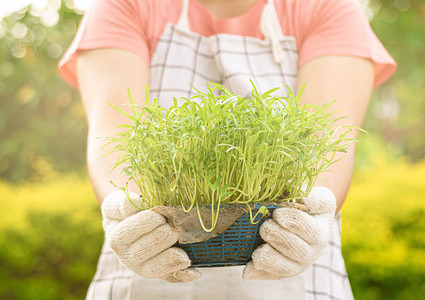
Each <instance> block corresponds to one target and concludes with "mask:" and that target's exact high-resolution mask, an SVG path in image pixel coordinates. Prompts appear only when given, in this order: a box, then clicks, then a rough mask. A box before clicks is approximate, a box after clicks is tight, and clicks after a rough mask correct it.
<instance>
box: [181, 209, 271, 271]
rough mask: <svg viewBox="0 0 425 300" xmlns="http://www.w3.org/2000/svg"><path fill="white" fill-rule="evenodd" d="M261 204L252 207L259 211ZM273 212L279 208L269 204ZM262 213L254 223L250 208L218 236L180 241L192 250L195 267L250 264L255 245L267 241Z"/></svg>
mask: <svg viewBox="0 0 425 300" xmlns="http://www.w3.org/2000/svg"><path fill="white" fill-rule="evenodd" d="M261 206H262V205H261V204H257V205H256V206H255V207H254V208H253V209H252V214H253V215H255V213H257V211H258V209H259V208H260V207H261ZM266 207H267V208H268V210H269V211H270V212H271V213H272V212H273V210H274V209H275V208H276V206H275V205H268V206H267V205H266ZM266 219H267V218H266V217H262V216H261V214H259V215H258V216H257V217H256V218H255V221H258V220H259V222H258V223H257V224H252V223H251V220H250V217H249V212H245V213H244V214H243V215H242V216H240V218H239V219H237V220H236V222H235V223H233V225H232V226H230V227H229V228H228V229H227V230H225V231H224V232H223V233H222V234H220V235H218V236H216V237H215V238H212V239H209V240H207V241H204V242H200V243H192V244H185V245H181V244H177V246H178V247H180V248H182V249H183V250H185V251H186V253H187V254H188V256H189V258H190V260H191V261H192V266H194V267H198V268H200V267H226V266H239V265H246V264H247V263H248V261H250V260H251V255H252V252H253V251H254V249H255V248H256V247H257V246H259V245H261V244H263V243H264V241H263V239H262V238H261V236H260V233H259V228H260V226H261V224H263V222H264V221H265V220H266Z"/></svg>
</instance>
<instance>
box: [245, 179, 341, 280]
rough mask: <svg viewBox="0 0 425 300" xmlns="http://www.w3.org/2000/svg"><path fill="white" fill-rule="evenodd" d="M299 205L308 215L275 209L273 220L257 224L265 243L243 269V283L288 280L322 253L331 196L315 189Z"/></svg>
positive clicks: (332, 212)
mask: <svg viewBox="0 0 425 300" xmlns="http://www.w3.org/2000/svg"><path fill="white" fill-rule="evenodd" d="M300 203H303V204H304V205H305V206H306V207H307V209H308V213H306V212H303V211H301V210H298V209H296V208H278V209H275V211H274V212H273V219H270V220H267V221H265V222H264V223H263V224H262V225H261V227H260V235H261V237H262V238H263V240H264V241H265V242H266V243H265V244H263V245H261V246H260V247H258V248H257V249H255V251H254V252H253V253H252V261H250V262H249V263H248V264H247V266H246V267H245V269H244V270H243V279H244V280H255V279H265V280H271V279H281V278H287V277H292V276H295V275H297V274H299V273H301V272H303V271H305V270H306V269H307V268H308V267H309V266H311V265H312V264H313V263H314V261H315V260H316V259H317V258H319V256H320V255H321V254H322V252H323V250H324V249H325V247H326V244H327V242H328V240H329V236H330V232H331V227H332V221H333V219H334V216H335V209H336V199H335V196H334V194H333V193H332V192H331V191H330V190H329V189H327V188H325V187H315V188H313V189H312V190H311V192H310V194H309V195H308V197H305V198H302V199H300Z"/></svg>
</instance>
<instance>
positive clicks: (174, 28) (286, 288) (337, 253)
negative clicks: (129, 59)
mask: <svg viewBox="0 0 425 300" xmlns="http://www.w3.org/2000/svg"><path fill="white" fill-rule="evenodd" d="M188 9H189V0H183V9H182V12H181V15H180V18H179V20H178V23H177V25H172V24H167V25H166V27H165V30H164V32H163V33H162V35H161V37H160V39H159V41H158V44H157V47H156V50H155V53H154V55H153V57H152V61H151V67H150V92H151V97H156V98H158V99H159V104H160V105H161V106H163V107H165V108H168V107H170V106H172V105H173V101H172V99H173V97H176V98H179V97H191V96H192V95H193V94H194V91H193V88H192V87H191V85H193V86H195V87H196V88H198V89H200V90H201V91H206V82H207V81H213V82H217V83H220V84H223V85H224V86H226V87H227V88H229V89H230V90H231V91H232V92H233V93H236V94H239V95H242V96H246V97H250V94H251V90H252V85H251V83H250V81H249V79H252V81H253V83H254V84H255V86H256V87H257V89H258V90H259V92H260V93H262V92H265V91H267V90H269V89H271V88H274V87H277V86H281V87H282V89H281V90H280V92H279V93H282V94H283V95H285V94H286V90H285V89H286V88H285V86H284V85H283V83H285V84H287V85H288V86H289V87H290V88H291V89H292V90H293V91H294V92H295V88H296V83H297V75H298V72H297V71H298V54H297V47H296V41H295V38H294V37H288V36H283V34H282V30H281V27H280V24H279V20H278V17H277V14H276V11H275V8H274V4H273V1H272V0H268V2H267V4H266V5H265V6H264V9H263V12H262V16H261V22H260V28H261V32H262V33H263V35H264V36H265V40H260V39H257V38H253V37H245V36H238V35H231V34H217V35H214V36H210V37H204V36H201V35H199V34H197V33H194V32H191V31H190V27H189V21H188ZM243 268H244V266H235V267H224V268H222V267H216V268H201V269H199V270H200V271H201V272H202V277H201V278H200V279H199V280H197V281H194V282H188V283H181V284H173V283H169V282H166V281H163V280H159V279H145V278H142V277H140V276H138V275H137V274H135V273H133V272H132V271H130V270H128V269H127V268H126V267H125V266H124V265H122V264H121V263H120V261H119V260H118V259H117V258H116V257H115V255H114V253H113V252H112V250H111V249H110V247H109V245H108V243H106V242H105V243H104V246H103V249H102V252H101V255H100V259H99V263H98V268H97V272H96V274H95V276H94V279H93V281H92V283H91V285H90V287H89V290H88V293H87V298H86V299H87V300H94V299H99V300H100V299H101V300H107V299H114V300H130V299H131V300H134V299H149V300H156V299H167V300H171V299H185V300H196V299H203V300H208V299H214V300H216V299H220V300H224V299H227V300H233V299H234V300H239V299H255V300H262V299H264V300H266V299H267V300H274V299H276V300H277V299H296V300H298V299H308V300H310V299H311V300H317V299H341V300H345V299H353V296H352V293H351V288H350V284H349V281H348V278H347V274H346V270H345V265H344V260H343V258H342V254H341V238H340V218H339V216H338V217H337V218H336V219H335V221H334V225H333V229H332V234H331V237H330V241H329V243H328V245H327V247H326V249H325V252H324V253H323V255H322V256H321V257H320V258H319V259H318V260H317V261H316V262H315V263H314V264H313V265H312V266H311V267H310V268H309V269H307V270H306V271H305V272H303V273H302V274H300V275H298V276H295V277H293V278H288V279H281V280H256V281H243V280H242V270H243Z"/></svg>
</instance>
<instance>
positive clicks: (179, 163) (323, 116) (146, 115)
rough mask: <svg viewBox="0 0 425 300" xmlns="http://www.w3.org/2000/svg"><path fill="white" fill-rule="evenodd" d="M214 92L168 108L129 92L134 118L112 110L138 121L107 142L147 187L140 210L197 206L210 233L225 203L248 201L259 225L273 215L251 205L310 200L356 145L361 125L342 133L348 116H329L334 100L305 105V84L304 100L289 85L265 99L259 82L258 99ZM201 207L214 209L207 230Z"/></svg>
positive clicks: (213, 86)
mask: <svg viewBox="0 0 425 300" xmlns="http://www.w3.org/2000/svg"><path fill="white" fill-rule="evenodd" d="M207 88H208V91H207V92H201V91H199V90H197V89H195V90H196V91H197V93H198V94H197V95H195V96H193V97H191V98H190V99H188V98H181V99H179V101H180V102H181V103H180V104H179V103H178V100H177V99H176V98H174V103H173V105H172V106H171V107H169V108H168V109H165V108H163V107H161V106H160V105H158V100H157V99H155V98H154V99H153V100H152V102H151V101H150V99H149V90H148V89H147V91H146V97H145V103H144V105H138V104H136V103H135V102H134V100H133V98H132V97H131V95H130V92H129V93H128V94H129V99H130V103H131V104H130V105H131V108H132V115H130V114H127V113H126V112H125V111H124V110H123V109H121V108H119V107H117V106H114V105H111V106H112V107H114V108H115V109H116V110H118V111H119V112H121V113H122V114H124V115H125V116H126V117H127V118H128V119H130V120H131V122H132V124H131V125H120V127H124V128H126V129H127V131H125V132H120V133H119V134H117V135H116V136H112V137H107V138H106V139H107V141H108V142H107V143H106V145H108V146H112V148H110V149H109V150H108V151H107V154H108V153H112V152H119V155H118V160H117V162H116V163H115V164H114V165H113V167H112V168H113V169H115V168H120V169H121V171H122V172H123V173H124V174H125V175H126V176H127V177H128V181H134V182H135V183H136V185H137V186H138V188H139V189H140V194H141V196H142V197H141V200H140V201H143V202H144V203H141V205H137V207H145V208H146V207H147V208H151V207H154V206H157V205H165V206H181V207H182V208H183V209H184V210H185V211H186V212H188V211H190V210H191V209H193V208H194V207H196V209H197V210H198V215H199V218H200V222H201V224H202V226H203V228H204V230H205V231H212V230H213V229H214V227H215V225H216V223H217V220H218V215H219V210H220V205H222V204H246V205H247V207H248V209H249V212H250V216H251V222H254V219H255V217H256V216H257V214H258V213H260V214H262V215H266V214H267V212H268V211H267V209H265V207H264V209H263V208H262V209H260V210H261V211H259V212H258V213H257V214H256V215H255V216H254V217H253V216H252V212H251V206H250V204H252V203H257V202H262V203H268V202H291V201H295V200H296V199H299V198H301V197H303V196H305V195H308V194H309V192H310V190H311V188H312V187H313V185H314V183H315V181H316V180H317V178H318V175H319V174H320V173H322V172H324V171H325V170H326V169H327V168H328V167H329V166H330V165H332V164H333V163H335V162H336V160H335V159H334V156H335V154H336V153H337V152H346V151H347V148H348V145H349V143H351V142H353V141H354V139H352V138H349V137H348V134H349V133H350V132H351V131H352V130H353V129H354V127H343V128H334V127H335V126H334V125H335V122H336V121H337V120H339V119H340V118H336V117H335V116H334V114H333V113H332V112H328V111H327V110H328V108H329V106H330V105H331V104H332V103H333V102H332V103H330V104H324V105H307V104H304V105H302V106H299V103H300V100H301V96H302V91H303V88H304V87H303V88H302V89H301V91H300V92H299V93H298V95H297V96H295V95H294V94H293V93H292V91H291V90H290V89H289V87H288V95H287V96H286V97H282V96H274V95H273V94H274V93H275V92H276V91H278V90H279V88H275V89H272V90H269V91H267V92H265V93H263V94H259V92H258V90H257V89H256V87H255V86H254V85H253V90H252V93H251V98H250V99H247V98H244V97H241V96H238V95H234V94H232V93H231V92H230V91H229V90H228V89H226V88H225V87H224V86H222V85H219V84H217V83H212V82H208V83H207ZM217 94H219V95H217ZM341 129H343V130H345V131H344V132H343V133H341V134H336V131H337V130H341ZM338 133H339V131H338ZM106 145H105V146H106ZM303 184H305V186H306V188H305V189H302V185H303ZM122 189H123V190H125V191H127V187H122ZM134 205H136V204H134ZM200 205H208V206H209V207H210V208H211V217H212V226H211V228H206V227H205V226H204V223H203V221H202V218H201V215H200V213H199V206H200Z"/></svg>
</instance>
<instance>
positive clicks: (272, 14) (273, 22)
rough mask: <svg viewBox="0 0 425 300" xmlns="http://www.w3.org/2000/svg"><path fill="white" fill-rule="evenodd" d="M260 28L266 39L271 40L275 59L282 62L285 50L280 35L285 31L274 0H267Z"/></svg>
mask: <svg viewBox="0 0 425 300" xmlns="http://www.w3.org/2000/svg"><path fill="white" fill-rule="evenodd" d="M260 30H261V33H262V34H263V35H264V37H265V39H266V40H268V41H270V45H271V47H272V53H273V58H274V61H275V62H276V63H280V62H281V61H282V59H283V51H282V47H281V46H280V42H279V37H281V36H283V33H282V27H281V26H280V22H279V18H278V16H277V13H276V8H275V6H274V2H273V0H267V3H266V5H265V6H264V9H263V12H262V14H261V20H260Z"/></svg>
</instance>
